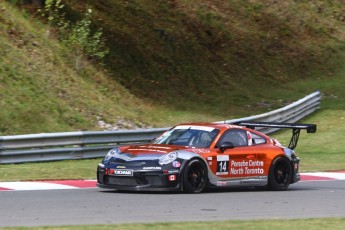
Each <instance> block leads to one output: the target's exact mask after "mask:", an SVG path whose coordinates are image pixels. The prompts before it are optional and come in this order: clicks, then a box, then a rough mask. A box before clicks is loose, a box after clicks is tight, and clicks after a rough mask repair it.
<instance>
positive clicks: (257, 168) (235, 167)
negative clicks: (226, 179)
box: [230, 160, 264, 175]
mask: <svg viewBox="0 0 345 230" xmlns="http://www.w3.org/2000/svg"><path fill="white" fill-rule="evenodd" d="M230 166H231V169H230V175H263V174H264V169H263V167H264V162H263V161H259V160H242V161H234V160H232V161H231V162H230Z"/></svg>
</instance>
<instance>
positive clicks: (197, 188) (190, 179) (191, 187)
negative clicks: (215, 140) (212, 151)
mask: <svg viewBox="0 0 345 230" xmlns="http://www.w3.org/2000/svg"><path fill="white" fill-rule="evenodd" d="M206 183H207V168H206V166H205V164H204V163H203V162H202V161H201V160H199V159H193V160H191V161H189V162H188V163H187V165H186V168H185V170H184V174H183V190H184V191H185V192H188V193H199V192H202V191H203V190H204V189H205V187H206Z"/></svg>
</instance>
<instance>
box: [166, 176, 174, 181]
mask: <svg viewBox="0 0 345 230" xmlns="http://www.w3.org/2000/svg"><path fill="white" fill-rule="evenodd" d="M175 180H176V175H169V176H168V181H175Z"/></svg>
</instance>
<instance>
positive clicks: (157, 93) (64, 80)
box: [0, 0, 345, 181]
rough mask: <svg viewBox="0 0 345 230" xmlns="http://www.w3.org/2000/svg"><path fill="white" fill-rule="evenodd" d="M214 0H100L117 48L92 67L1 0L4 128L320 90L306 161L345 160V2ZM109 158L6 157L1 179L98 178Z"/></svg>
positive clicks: (215, 113)
mask: <svg viewBox="0 0 345 230" xmlns="http://www.w3.org/2000/svg"><path fill="white" fill-rule="evenodd" d="M202 2H203V4H192V2H191V1H184V0H179V1H176V2H175V3H174V4H173V3H160V2H154V1H153V2H149V3H148V2H147V1H144V0H141V1H135V2H128V4H125V5H123V4H120V3H119V2H118V1H114V0H112V1H108V2H107V3H103V2H102V3H101V2H97V1H96V2H93V3H89V4H92V5H93V7H94V8H95V10H94V12H95V15H96V19H97V20H95V23H96V24H98V25H102V26H103V27H104V28H105V35H106V36H107V40H108V45H109V48H110V55H109V56H108V57H107V59H106V60H105V63H104V64H105V65H104V66H100V65H97V64H96V63H93V62H86V64H87V65H86V68H85V69H83V70H82V71H76V70H74V68H73V67H74V63H73V56H72V55H71V54H70V53H69V52H68V50H67V49H66V47H64V46H62V45H61V44H60V43H59V41H58V40H57V38H56V36H52V37H50V38H47V37H46V36H45V24H44V23H43V22H42V21H40V20H38V19H37V18H34V17H33V15H35V14H34V13H33V14H31V13H27V12H26V11H24V10H23V9H19V10H18V9H17V8H14V7H13V6H11V5H10V4H9V3H7V2H5V1H2V2H0V11H1V12H0V54H1V55H0V97H1V101H0V107H1V110H0V134H1V135H13V134H26V133H42V132H60V131H77V130H99V129H100V127H99V126H98V121H99V120H104V121H105V122H107V123H110V124H114V123H116V122H117V120H119V119H123V118H124V119H126V120H129V121H132V122H133V123H136V124H141V125H142V126H144V127H145V126H153V127H168V126H171V125H174V124H177V123H181V122H189V121H219V120H225V119H231V118H238V117H244V116H248V115H256V114H260V113H263V112H267V111H270V110H272V109H276V108H280V107H282V106H284V105H285V104H287V103H289V102H292V101H294V100H296V99H299V98H301V97H303V96H305V95H306V94H309V93H311V92H313V91H315V90H317V89H319V90H321V92H322V93H323V100H322V104H321V106H322V109H321V110H320V111H319V112H318V113H317V114H315V115H312V116H311V117H310V118H308V120H306V122H310V123H317V124H318V127H319V131H318V132H317V133H316V134H308V135H305V134H302V137H301V140H300V143H299V146H298V148H297V152H298V154H299V155H300V156H301V158H302V168H301V169H302V171H319V170H322V171H324V170H333V169H344V168H345V167H344V164H343V163H342V162H344V160H343V159H344V157H343V154H342V152H343V151H344V149H345V147H344V145H343V144H342V143H343V142H342V137H341V136H342V133H343V132H342V131H343V130H345V127H344V125H343V124H344V122H343V120H342V117H344V116H345V115H344V108H345V91H344V90H343V88H342V87H343V85H344V84H345V77H344V76H345V70H344V68H343V67H342V63H343V62H344V60H345V55H344V44H345V43H344V39H345V38H344V37H343V35H342V33H341V31H343V30H344V29H345V27H344V25H343V23H342V22H341V20H342V16H341V15H342V14H341V12H343V11H342V10H344V9H345V4H342V3H338V4H331V3H330V2H327V1H313V2H308V1H301V2H287V3H285V4H286V5H285V6H284V7H283V8H280V7H279V6H278V5H276V4H268V3H262V2H261V1H250V2H246V3H244V2H243V1H215V2H212V3H211V2H209V1H202ZM66 4H67V6H68V9H69V14H68V15H69V16H70V17H75V15H77V14H79V13H78V12H80V10H82V9H83V8H85V4H84V2H83V1H81V0H77V1H66ZM278 8H279V9H278ZM315 9H317V10H315ZM31 12H33V11H32V10H31ZM36 16H37V15H36ZM158 18H159V20H158ZM253 21H255V22H256V23H253ZM287 21H289V23H286V22H287ZM229 22H231V23H229ZM155 29H160V31H161V30H163V31H161V32H164V33H163V34H161V32H159V31H157V30H155ZM53 35H54V34H53ZM261 102H266V104H268V105H269V106H268V107H262V106H260V103H261ZM286 135H287V134H285V133H281V134H277V137H279V139H286V138H288V137H287V136H286ZM288 135H289V134H288ZM98 161H99V159H98V160H80V161H67V162H65V161H63V162H52V163H39V164H32V163H28V164H16V165H2V166H1V167H0V175H1V176H0V180H2V181H4V180H7V181H8V180H36V179H51V178H54V179H62V178H64V179H81V178H87V179H90V178H95V175H94V173H95V172H94V171H95V167H96V166H97V163H98ZM47 166H49V167H47ZM48 168H49V171H46V170H48ZM74 168H80V170H79V171H78V172H75V171H74ZM18 170H25V174H23V175H21V176H18V175H16V172H17V171H18ZM42 170H43V171H42Z"/></svg>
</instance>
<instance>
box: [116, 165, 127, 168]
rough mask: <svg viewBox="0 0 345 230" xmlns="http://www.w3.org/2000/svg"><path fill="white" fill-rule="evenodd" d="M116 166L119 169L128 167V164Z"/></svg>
mask: <svg viewBox="0 0 345 230" xmlns="http://www.w3.org/2000/svg"><path fill="white" fill-rule="evenodd" d="M116 168H117V169H125V168H126V166H123V165H119V166H117V167H116Z"/></svg>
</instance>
